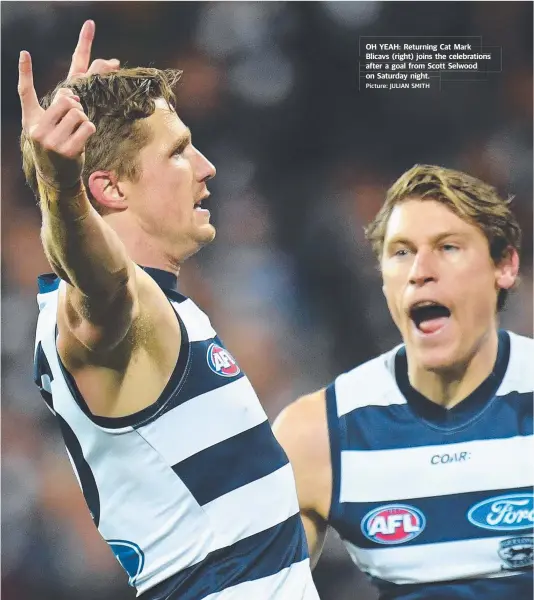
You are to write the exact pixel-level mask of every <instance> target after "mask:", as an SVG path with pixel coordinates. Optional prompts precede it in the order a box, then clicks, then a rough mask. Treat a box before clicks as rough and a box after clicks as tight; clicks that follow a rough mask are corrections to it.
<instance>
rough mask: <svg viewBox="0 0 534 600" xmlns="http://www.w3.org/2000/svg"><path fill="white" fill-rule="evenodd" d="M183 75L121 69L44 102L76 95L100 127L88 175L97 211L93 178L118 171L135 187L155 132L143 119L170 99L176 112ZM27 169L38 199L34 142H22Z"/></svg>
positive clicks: (90, 147) (89, 153)
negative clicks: (142, 153)
mask: <svg viewBox="0 0 534 600" xmlns="http://www.w3.org/2000/svg"><path fill="white" fill-rule="evenodd" d="M181 75H182V71H178V70H173V69H168V70H159V69H152V68H143V67H137V68H133V69H120V70H118V71H116V72H113V73H107V74H105V75H91V76H89V77H82V78H78V79H75V80H73V81H62V82H61V83H59V84H58V85H57V86H56V88H55V90H54V91H53V92H51V93H49V94H47V95H46V96H45V97H44V98H43V100H42V101H41V106H43V108H48V107H49V106H50V104H51V102H52V100H53V98H54V96H55V94H56V92H57V91H58V90H59V89H60V88H68V89H71V90H72V91H73V92H74V93H75V94H76V95H77V96H78V97H79V98H80V103H81V105H82V107H83V109H84V111H85V114H86V115H87V116H88V117H89V120H90V121H92V123H93V124H94V125H95V127H96V132H95V133H94V134H93V135H92V136H91V137H90V138H89V140H88V141H87V145H86V148H85V165H84V169H83V173H82V179H83V183H84V185H85V188H86V190H87V195H88V197H89V199H90V200H91V202H92V204H93V205H94V206H95V208H96V209H97V210H98V211H99V212H101V211H100V208H99V206H98V205H96V203H95V202H94V198H93V197H92V196H91V192H90V190H89V186H88V180H89V176H90V175H91V173H94V172H95V171H98V170H101V169H102V170H104V171H114V172H115V173H116V174H117V175H118V176H119V177H125V178H127V179H129V180H130V181H135V180H136V178H137V177H138V175H139V165H138V161H137V158H138V154H139V151H140V150H141V149H142V148H143V147H144V146H145V145H146V144H148V143H149V142H150V136H149V131H148V129H147V128H146V127H144V126H143V123H142V119H144V118H146V117H149V116H150V115H151V114H153V112H154V110H155V102H154V101H155V100H156V99H157V98H164V99H165V101H166V102H167V104H168V105H169V106H170V107H172V108H173V109H174V108H175V95H174V91H173V88H174V87H175V85H176V84H177V82H178V80H179V79H180V77H181ZM20 145H21V150H22V165H23V170H24V174H25V176H26V181H27V182H28V185H29V186H30V188H31V189H32V190H33V192H34V194H35V195H36V196H38V188H37V176H36V172H35V164H34V162H33V154H32V152H31V147H30V142H29V140H28V138H27V137H26V134H25V133H24V132H23V133H22V136H21V141H20Z"/></svg>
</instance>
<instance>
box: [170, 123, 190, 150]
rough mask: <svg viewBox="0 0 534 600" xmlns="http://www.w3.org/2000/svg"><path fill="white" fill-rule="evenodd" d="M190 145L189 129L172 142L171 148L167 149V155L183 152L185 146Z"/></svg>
mask: <svg viewBox="0 0 534 600" xmlns="http://www.w3.org/2000/svg"><path fill="white" fill-rule="evenodd" d="M190 143H191V130H190V129H189V127H187V128H186V130H185V131H184V132H183V133H182V135H181V136H180V137H179V138H178V139H177V140H175V141H174V143H173V144H172V146H171V147H170V148H169V154H174V153H175V152H178V151H179V150H183V149H184V148H185V147H186V146H188V145H189V144H190Z"/></svg>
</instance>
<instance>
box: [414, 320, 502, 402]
mask: <svg viewBox="0 0 534 600" xmlns="http://www.w3.org/2000/svg"><path fill="white" fill-rule="evenodd" d="M498 346H499V338H498V335H497V331H496V330H494V331H492V332H490V333H489V334H488V335H487V336H486V337H485V338H484V339H483V341H482V342H481V344H480V346H479V347H478V348H477V349H476V351H475V352H474V353H473V355H472V356H471V358H470V359H469V360H468V361H466V362H465V363H463V364H461V365H459V366H457V367H455V368H452V369H450V370H447V371H440V372H436V371H428V370H426V369H423V368H418V365H417V364H413V365H410V361H409V360H408V365H409V367H408V371H409V373H408V374H409V378H410V384H411V385H412V387H414V388H415V389H416V390H417V391H418V392H419V393H421V394H423V396H425V397H426V398H428V399H429V400H432V402H435V403H436V404H439V405H440V406H443V407H445V408H452V407H453V406H456V405H457V404H459V403H460V402H461V401H462V400H464V399H465V398H467V397H468V396H469V395H470V394H471V393H472V392H474V391H475V390H476V389H477V388H478V387H479V385H480V384H481V383H482V382H483V381H484V380H485V379H486V378H487V377H488V376H489V375H490V373H491V372H492V370H493V367H494V365H495V361H496V359H497V351H498Z"/></svg>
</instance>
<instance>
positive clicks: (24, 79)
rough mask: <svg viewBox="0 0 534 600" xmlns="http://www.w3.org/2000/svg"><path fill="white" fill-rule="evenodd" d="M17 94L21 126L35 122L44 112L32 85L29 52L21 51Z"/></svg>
mask: <svg viewBox="0 0 534 600" xmlns="http://www.w3.org/2000/svg"><path fill="white" fill-rule="evenodd" d="M18 92H19V97H20V106H21V109H22V126H23V127H24V128H26V126H27V124H28V123H31V122H32V121H35V120H36V119H37V117H38V116H40V115H41V114H42V113H43V112H44V110H43V108H42V107H41V105H40V104H39V100H38V98H37V93H36V92H35V87H34V85H33V70H32V59H31V56H30V53H29V52H26V51H25V50H23V51H22V52H21V53H20V58H19V83H18Z"/></svg>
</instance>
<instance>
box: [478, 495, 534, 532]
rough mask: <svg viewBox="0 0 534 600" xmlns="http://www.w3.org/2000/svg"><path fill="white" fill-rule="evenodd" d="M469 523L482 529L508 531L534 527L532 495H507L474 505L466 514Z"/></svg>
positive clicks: (533, 498) (533, 496)
mask: <svg viewBox="0 0 534 600" xmlns="http://www.w3.org/2000/svg"><path fill="white" fill-rule="evenodd" d="M467 518H468V519H469V521H470V522H471V523H472V524H473V525H476V526H477V527H482V528H483V529H493V530H496V531H510V530H517V529H531V528H532V527H533V526H534V494H532V493H530V494H527V493H524V494H508V495H506V496H496V497H494V498H488V499H487V500H483V501H482V502H479V503H478V504H475V505H474V506H472V507H471V508H470V509H469V512H468V513H467Z"/></svg>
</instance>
